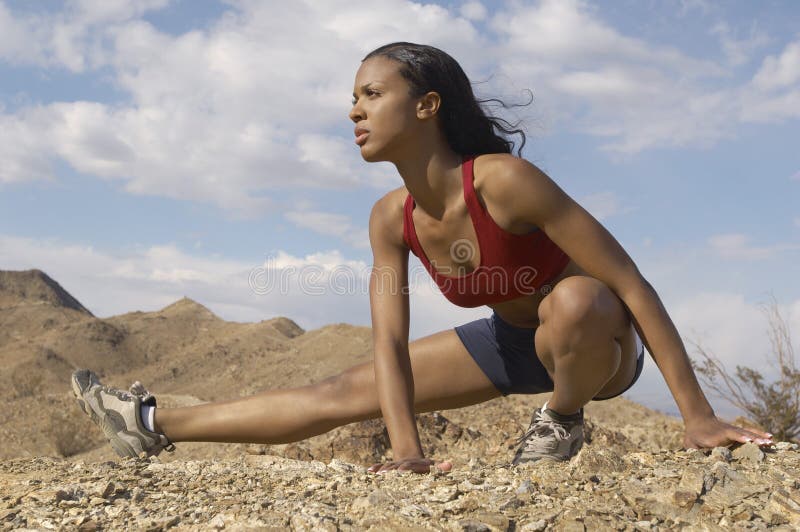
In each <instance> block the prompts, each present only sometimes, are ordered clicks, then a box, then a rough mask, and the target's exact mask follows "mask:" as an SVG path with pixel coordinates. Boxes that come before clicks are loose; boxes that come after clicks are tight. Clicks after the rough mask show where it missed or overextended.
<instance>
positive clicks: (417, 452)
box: [392, 448, 425, 461]
mask: <svg viewBox="0 0 800 532" xmlns="http://www.w3.org/2000/svg"><path fill="white" fill-rule="evenodd" d="M393 451H394V452H393V453H392V456H393V460H394V461H400V460H414V459H418V458H425V453H423V452H422V449H413V448H412V449H405V450H404V449H393Z"/></svg>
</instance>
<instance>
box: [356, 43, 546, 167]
mask: <svg viewBox="0 0 800 532" xmlns="http://www.w3.org/2000/svg"><path fill="white" fill-rule="evenodd" d="M376 56H381V57H386V58H388V59H391V60H393V61H397V62H398V63H400V65H401V66H400V74H401V75H402V76H403V77H404V78H405V79H406V80H407V81H408V84H409V85H410V86H411V95H412V96H413V97H418V96H422V95H423V94H425V93H426V92H430V91H433V92H438V93H439V95H440V96H441V97H442V103H441V107H440V108H439V116H440V117H441V123H442V126H443V128H444V135H445V138H447V142H448V144H449V145H450V147H451V148H452V149H453V151H455V152H456V153H458V154H459V155H481V154H484V153H511V152H512V150H514V147H515V144H514V141H512V140H510V139H508V138H507V136H508V135H515V134H519V135H520V136H521V137H522V142H521V143H520V145H519V148H518V149H517V155H518V156H520V155H521V154H522V148H523V147H524V146H525V133H524V132H523V131H522V130H521V129H516V127H517V125H518V124H511V123H509V122H508V121H506V120H504V119H502V118H499V117H495V116H491V115H489V114H487V113H486V111H485V110H484V109H483V107H482V104H484V103H487V102H497V103H499V104H500V105H501V106H502V107H504V108H508V106H507V105H506V104H504V103H503V102H502V101H500V100H497V99H494V98H491V99H487V100H478V99H477V98H475V94H474V93H473V92H472V85H471V83H470V81H469V78H468V77H467V75H466V74H465V73H464V70H463V69H462V68H461V65H459V64H458V62H457V61H456V60H455V59H453V58H452V57H451V56H450V55H448V54H447V53H446V52H443V51H442V50H439V49H438V48H434V47H433V46H427V45H424V44H414V43H410V42H394V43H390V44H386V45H383V46H381V47H380V48H376V49H375V50H373V51H371V52H370V53H368V54H367V55H366V57H364V59H362V62H363V61H366V60H367V59H370V58H372V57H376ZM531 98H532V97H531ZM528 103H530V101H529V102H528ZM526 105H527V104H526Z"/></svg>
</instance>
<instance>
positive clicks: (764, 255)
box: [708, 233, 800, 260]
mask: <svg viewBox="0 0 800 532" xmlns="http://www.w3.org/2000/svg"><path fill="white" fill-rule="evenodd" d="M708 242H709V244H710V245H711V248H712V249H713V250H714V251H715V252H717V253H718V254H719V255H721V256H722V257H726V258H731V259H745V260H763V259H769V258H773V257H775V256H777V255H779V254H781V253H783V252H785V251H790V250H797V249H800V245H795V244H776V245H772V246H753V245H750V237H749V236H748V235H745V234H742V233H729V234H722V235H713V236H711V237H710V238H709V239H708Z"/></svg>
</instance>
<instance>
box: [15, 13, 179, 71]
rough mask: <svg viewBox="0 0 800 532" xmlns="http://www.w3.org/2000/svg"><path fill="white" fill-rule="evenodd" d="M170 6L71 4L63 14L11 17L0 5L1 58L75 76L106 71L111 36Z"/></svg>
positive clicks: (25, 14)
mask: <svg viewBox="0 0 800 532" xmlns="http://www.w3.org/2000/svg"><path fill="white" fill-rule="evenodd" d="M169 1H170V0H130V1H125V0H109V1H100V0H73V1H71V2H67V3H66V4H65V6H64V10H63V11H61V12H35V11H31V12H12V11H10V10H9V9H8V8H7V7H6V6H5V4H3V3H0V28H2V29H3V31H2V32H0V59H5V60H7V61H9V62H11V63H12V64H34V65H38V66H54V67H58V68H66V69H68V70H71V71H73V72H82V71H84V70H86V69H87V68H96V67H98V66H102V65H103V64H105V61H106V50H105V49H104V46H105V43H104V42H103V39H104V37H106V36H107V34H108V33H107V32H109V31H113V29H114V27H115V26H116V25H117V24H120V23H123V22H125V21H128V20H131V19H134V18H137V17H140V16H141V15H143V14H144V13H147V12H148V11H153V10H158V9H162V8H163V7H165V6H166V5H167V4H169Z"/></svg>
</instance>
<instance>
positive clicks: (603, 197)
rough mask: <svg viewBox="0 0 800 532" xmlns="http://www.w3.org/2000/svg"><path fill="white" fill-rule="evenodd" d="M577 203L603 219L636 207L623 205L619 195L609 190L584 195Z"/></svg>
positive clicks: (599, 218)
mask: <svg viewBox="0 0 800 532" xmlns="http://www.w3.org/2000/svg"><path fill="white" fill-rule="evenodd" d="M578 203H580V204H581V206H583V208H584V209H586V210H587V211H589V212H590V213H591V214H592V216H594V217H595V218H597V219H598V220H605V219H607V218H610V217H612V216H616V215H619V214H625V213H627V212H631V211H633V210H635V209H636V208H635V207H625V206H623V205H622V202H621V201H620V198H619V196H618V195H617V194H616V193H615V192H611V191H605V192H598V193H596V194H590V195H588V196H584V197H582V198H580V199H578Z"/></svg>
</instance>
